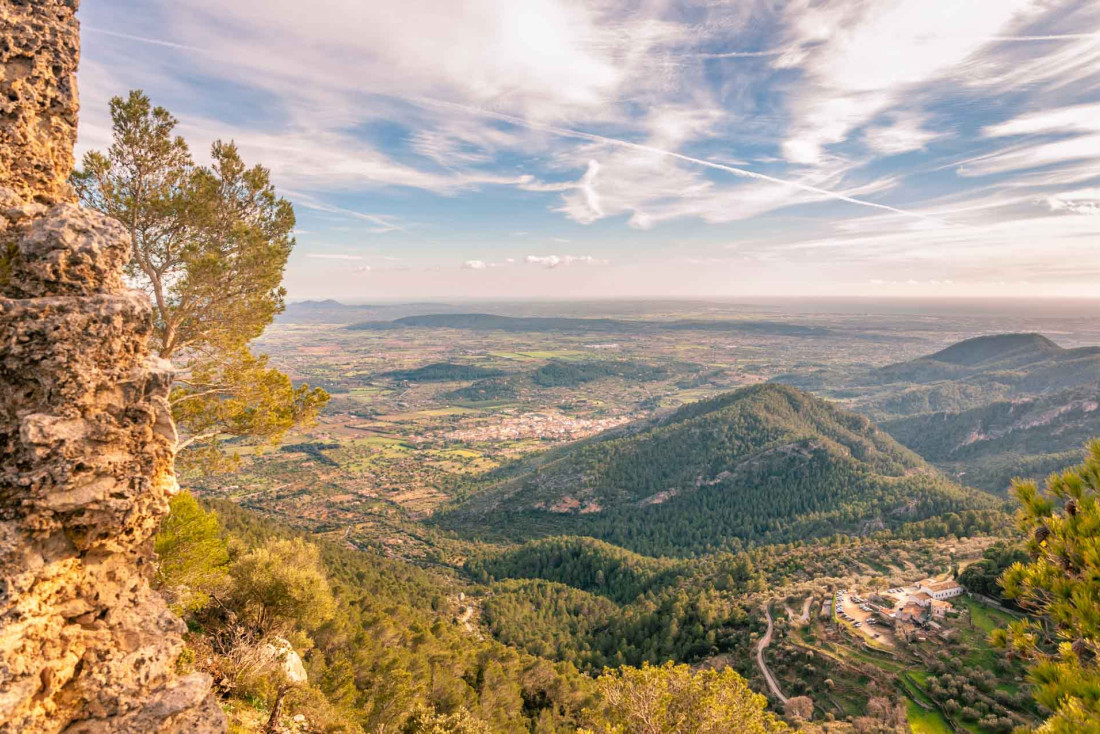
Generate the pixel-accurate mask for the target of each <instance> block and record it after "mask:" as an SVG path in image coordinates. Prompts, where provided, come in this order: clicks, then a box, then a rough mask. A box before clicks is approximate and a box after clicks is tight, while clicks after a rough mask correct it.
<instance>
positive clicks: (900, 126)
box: [863, 114, 942, 155]
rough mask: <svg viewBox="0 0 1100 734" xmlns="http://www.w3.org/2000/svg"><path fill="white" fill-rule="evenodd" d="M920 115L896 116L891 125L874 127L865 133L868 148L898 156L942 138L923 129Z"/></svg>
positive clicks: (940, 135) (938, 134) (920, 148)
mask: <svg viewBox="0 0 1100 734" xmlns="http://www.w3.org/2000/svg"><path fill="white" fill-rule="evenodd" d="M923 124H924V121H923V120H922V119H921V117H920V116H918V115H912V114H896V115H894V116H893V119H892V120H891V121H890V123H889V124H880V125H874V126H871V127H869V128H867V130H865V131H864V133H863V139H864V142H866V143H867V147H869V148H870V149H871V150H873V151H874V152H876V153H881V154H883V155H896V154H898V153H909V152H911V151H914V150H922V149H923V148H924V147H925V146H926V145H928V143H930V142H932V141H933V140H935V139H937V138H940V137H942V134H941V133H936V132H932V131H930V130H928V129H926V128H924V127H923Z"/></svg>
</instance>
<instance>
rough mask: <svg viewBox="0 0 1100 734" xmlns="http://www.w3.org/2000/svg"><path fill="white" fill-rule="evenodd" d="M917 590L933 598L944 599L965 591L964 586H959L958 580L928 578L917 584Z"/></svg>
mask: <svg viewBox="0 0 1100 734" xmlns="http://www.w3.org/2000/svg"><path fill="white" fill-rule="evenodd" d="M917 591H923V592H924V593H926V594H928V595H929V596H930V597H932V598H933V599H936V600H938V601H943V600H944V599H950V598H952V597H955V596H958V595H959V594H962V593H963V587H961V586H959V584H958V582H956V581H954V580H951V579H949V580H947V581H933V580H931V579H927V580H925V581H921V582H920V583H919V584H917Z"/></svg>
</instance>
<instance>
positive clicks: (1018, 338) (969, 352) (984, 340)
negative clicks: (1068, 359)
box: [928, 333, 1062, 366]
mask: <svg viewBox="0 0 1100 734" xmlns="http://www.w3.org/2000/svg"><path fill="white" fill-rule="evenodd" d="M1060 351H1062V348H1061V347H1060V346H1058V345H1057V344H1055V343H1054V342H1052V341H1051V340H1050V339H1048V338H1046V337H1045V336H1043V335H1042V334H1035V333H1028V334H991V335H988V336H978V337H974V338H973V339H966V340H964V341H961V342H959V343H957V344H952V345H951V346H949V347H947V348H946V349H943V350H940V351H938V352H936V353H935V354H933V355H930V356H929V357H928V359H931V360H935V361H937V362H947V363H949V364H957V365H966V366H972V365H976V364H981V363H982V362H990V361H999V360H1001V359H1005V358H1007V357H1020V356H1025V355H1028V354H1034V355H1036V356H1041V355H1046V354H1050V353H1051V352H1060Z"/></svg>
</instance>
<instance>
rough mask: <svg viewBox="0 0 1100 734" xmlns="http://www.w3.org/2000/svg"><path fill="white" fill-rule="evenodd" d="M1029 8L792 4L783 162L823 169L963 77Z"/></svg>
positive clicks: (991, 3)
mask: <svg viewBox="0 0 1100 734" xmlns="http://www.w3.org/2000/svg"><path fill="white" fill-rule="evenodd" d="M1030 5H1031V0H971V1H970V2H964V3H951V4H938V5H937V6H936V7H935V8H931V7H930V6H929V5H928V4H927V3H923V2H911V1H907V0H886V1H884V2H864V3H851V2H832V3H816V2H810V0H802V1H801V2H791V3H787V4H786V6H785V7H786V20H787V24H788V30H787V33H788V36H789V40H790V45H789V48H790V50H789V52H788V53H787V54H785V55H783V56H780V57H779V58H778V59H777V60H776V62H775V63H776V66H777V67H780V68H783V67H798V68H800V69H801V70H802V73H803V80H802V82H801V83H800V84H799V85H797V86H796V88H795V89H793V90H792V93H791V100H792V102H791V114H792V117H793V119H792V126H791V129H790V130H789V131H788V133H787V136H786V139H785V140H784V142H783V151H784V155H785V156H786V157H787V159H788V160H790V161H792V162H795V163H803V164H819V163H821V162H822V161H823V160H824V157H825V150H824V149H825V146H828V145H830V144H833V143H839V142H841V141H843V140H845V139H846V138H847V136H848V134H849V133H850V132H851V131H852V130H853V129H855V128H857V127H859V126H860V125H862V124H864V123H866V122H869V121H871V120H872V119H873V118H874V117H875V116H876V115H878V114H879V113H881V112H883V111H884V110H886V109H888V108H889V107H890V106H891V105H893V104H895V103H897V102H899V101H902V100H903V99H904V93H905V91H906V90H908V89H911V88H913V87H915V86H916V85H920V84H923V83H926V82H929V81H931V80H934V79H936V78H939V77H942V76H944V75H947V74H949V73H952V72H954V71H956V70H957V68H958V67H959V66H960V65H961V64H962V63H963V62H964V61H966V60H967V58H968V57H970V56H971V55H972V54H974V53H975V52H976V51H977V50H978V49H980V48H981V47H982V46H984V45H985V44H986V43H988V37H989V36H990V35H996V34H998V33H1002V32H1003V31H1004V30H1005V29H1007V28H1009V27H1010V23H1011V22H1012V21H1013V20H1014V19H1015V18H1016V17H1017V15H1018V14H1019V13H1021V12H1022V11H1026V10H1027V9H1028V8H1029V6H1030Z"/></svg>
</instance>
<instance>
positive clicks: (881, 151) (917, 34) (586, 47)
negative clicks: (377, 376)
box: [78, 0, 1100, 301]
mask: <svg viewBox="0 0 1100 734" xmlns="http://www.w3.org/2000/svg"><path fill="white" fill-rule="evenodd" d="M82 15H83V21H82V22H83V41H84V47H83V61H82V66H81V70H80V76H79V81H80V85H81V94H82V111H81V120H80V143H79V147H78V154H79V153H81V152H83V151H86V150H89V149H99V148H103V147H105V146H106V145H108V144H109V135H110V129H109V118H108V116H107V101H108V99H109V98H110V97H112V96H114V95H118V94H124V93H125V92H126V91H127V90H129V89H134V88H141V89H144V90H145V91H146V92H147V93H148V94H149V95H150V96H151V98H152V99H153V101H154V102H155V103H157V104H162V105H164V106H166V107H167V108H169V109H170V110H171V111H172V112H173V113H174V114H175V115H176V116H177V117H178V118H179V120H180V127H179V131H180V132H181V133H182V134H183V135H184V136H185V137H186V138H187V140H188V141H189V143H190V144H191V147H192V150H193V151H194V153H195V156H196V158H197V159H199V160H200V161H201V160H205V158H206V149H207V148H208V146H209V144H210V142H211V141H212V140H214V139H217V138H232V139H234V140H236V141H237V142H238V144H239V145H240V147H241V150H242V152H243V154H244V156H245V157H246V160H247V161H248V162H250V163H262V164H263V165H265V166H268V167H269V168H270V169H271V170H272V173H273V178H274V181H275V184H276V186H277V187H278V190H279V192H280V193H281V194H282V195H283V196H285V197H287V198H288V199H289V200H291V201H292V202H293V203H294V205H295V208H296V211H297V214H298V231H297V233H296V234H297V240H298V246H297V249H296V250H295V252H294V254H293V255H292V256H291V259H290V263H289V265H288V268H287V273H286V287H287V289H288V293H289V296H290V297H291V298H294V299H299V300H301V299H316V298H326V297H335V298H340V299H344V300H348V299H356V300H387V301H389V300H409V299H423V298H425V297H435V298H443V299H448V298H449V299H455V298H485V297H487V296H489V295H491V296H492V297H499V298H529V297H535V298H581V299H583V298H593V297H608V296H611V297H626V298H640V297H691V296H697V295H699V294H703V293H705V294H710V296H709V297H718V296H724V297H732V298H739V297H742V298H743V297H755V296H779V295H782V296H798V297H823V296H831V297H885V296H889V297H918V296H919V297H1015V296H1018V295H1020V294H1027V295H1029V296H1036V297H1059V298H1064V297H1076V298H1086V297H1087V298H1098V297H1100V277H1098V276H1100V168H1097V166H1096V161H1097V158H1098V157H1100V5H1097V4H1096V3H1090V2H1084V1H1083V0H1064V1H1061V2H1039V1H1038V0H983V1H981V2H971V3H965V4H958V5H954V6H938V7H936V8H935V9H934V12H932V10H931V9H930V8H929V6H928V5H927V4H924V3H917V2H906V1H902V0H879V1H877V2H868V3H850V2H825V3H818V2H808V1H800V2H791V3H783V4H779V5H776V4H774V3H767V2H749V3H736V4H730V5H725V4H717V5H716V4H710V3H704V2H690V1H686V0H685V1H684V2H673V1H672V0H668V1H665V2H657V3H650V4H647V5H646V6H645V9H644V10H638V9H637V8H635V7H633V6H631V5H628V4H626V3H620V2H608V3H587V2H573V1H571V0H532V1H531V2H523V3H514V2H509V1H507V0H476V1H475V2H463V3H445V2H441V1H440V0H411V1H410V2H406V3H403V4H402V12H401V13H393V12H390V11H388V10H387V8H386V7H385V4H384V3H367V4H363V3H357V2H352V0H325V1H324V2H317V3H311V4H309V5H302V4H300V3H294V2H289V0H271V1H269V2H264V3H260V2H258V1H257V0H240V1H239V2H235V3H231V4H225V3H222V2H216V1H215V0H181V1H180V2H176V3H171V4H147V3H138V2H137V1H136V0H119V1H118V2H112V3H89V4H87V5H86V7H85V8H84V9H83V10H82Z"/></svg>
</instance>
